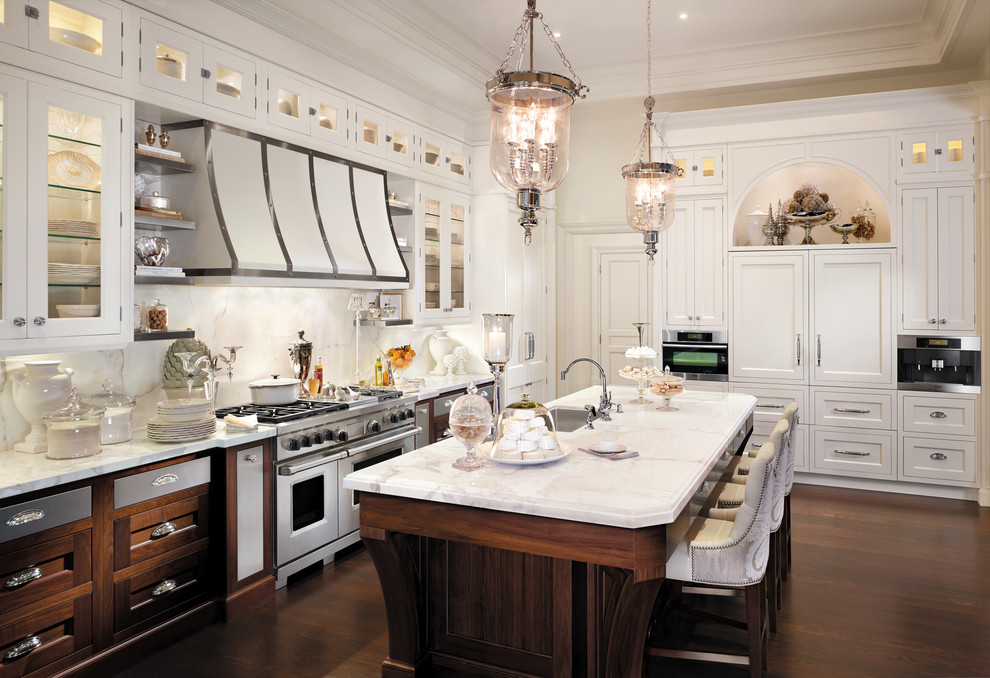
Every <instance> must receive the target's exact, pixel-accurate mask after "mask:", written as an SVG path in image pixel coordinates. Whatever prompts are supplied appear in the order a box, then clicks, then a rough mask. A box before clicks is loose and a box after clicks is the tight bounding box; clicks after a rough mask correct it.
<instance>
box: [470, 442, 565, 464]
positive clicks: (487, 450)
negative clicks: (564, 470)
mask: <svg viewBox="0 0 990 678" xmlns="http://www.w3.org/2000/svg"><path fill="white" fill-rule="evenodd" d="M557 445H558V446H559V447H560V454H558V455H556V456H554V457H544V458H542V459H503V458H501V457H492V456H490V455H491V451H492V443H490V442H488V443H482V444H481V445H479V446H478V456H479V457H482V458H484V459H488V460H489V461H494V462H497V463H499V464H505V465H507V466H537V465H539V464H549V463H550V462H552V461H557V460H558V459H563V458H564V457H566V456H567V455H568V454H570V453H571V450H570V447H568V446H566V445H564V444H563V443H561V442H559V441H558V442H557Z"/></svg>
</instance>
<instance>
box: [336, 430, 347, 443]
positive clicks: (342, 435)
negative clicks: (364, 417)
mask: <svg viewBox="0 0 990 678" xmlns="http://www.w3.org/2000/svg"><path fill="white" fill-rule="evenodd" d="M335 437H336V438H337V441H338V442H341V443H346V442H347V431H345V430H343V429H341V430H339V431H337V433H336V434H335Z"/></svg>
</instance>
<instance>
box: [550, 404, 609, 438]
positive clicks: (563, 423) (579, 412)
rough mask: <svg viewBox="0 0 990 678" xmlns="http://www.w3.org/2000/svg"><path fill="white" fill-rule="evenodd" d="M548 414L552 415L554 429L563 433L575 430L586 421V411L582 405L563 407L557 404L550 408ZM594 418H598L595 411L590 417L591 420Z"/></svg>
mask: <svg viewBox="0 0 990 678" xmlns="http://www.w3.org/2000/svg"><path fill="white" fill-rule="evenodd" d="M550 416H552V417H553V423H554V426H555V427H556V429H557V430H558V431H561V432H563V433H570V432H571V431H577V430H578V429H579V428H581V427H582V426H584V425H585V424H587V423H588V411H587V410H586V409H584V408H583V407H564V406H560V405H558V406H556V407H551V408H550ZM595 419H598V415H597V413H596V415H595V416H594V417H593V418H592V421H594V420H595Z"/></svg>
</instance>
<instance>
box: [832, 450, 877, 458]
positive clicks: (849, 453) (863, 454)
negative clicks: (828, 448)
mask: <svg viewBox="0 0 990 678" xmlns="http://www.w3.org/2000/svg"><path fill="white" fill-rule="evenodd" d="M832 452H833V454H844V455H846V456H847V457H868V456H870V453H869V452H862V451H860V450H832Z"/></svg>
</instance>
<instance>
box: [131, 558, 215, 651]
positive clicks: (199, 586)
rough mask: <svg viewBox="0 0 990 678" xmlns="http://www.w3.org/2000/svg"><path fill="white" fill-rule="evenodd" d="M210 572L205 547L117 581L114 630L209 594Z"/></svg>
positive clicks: (138, 622)
mask: <svg viewBox="0 0 990 678" xmlns="http://www.w3.org/2000/svg"><path fill="white" fill-rule="evenodd" d="M208 575H209V573H208V570H207V551H206V549H203V550H200V551H196V552H195V553H190V554H189V555H187V556H183V557H181V558H176V559H175V560H171V561H169V562H167V563H165V564H164V565H161V566H159V567H155V568H152V569H150V570H148V571H146V572H142V573H141V574H136V575H134V576H133V577H130V578H128V579H123V580H121V581H119V582H117V583H116V584H114V592H113V594H114V602H113V605H114V631H115V632H117V631H122V630H124V629H127V628H129V627H131V626H134V625H136V624H140V623H141V622H144V621H148V620H150V619H152V618H153V617H155V616H156V615H159V614H161V613H163V612H165V611H167V610H170V609H172V608H174V607H177V606H179V605H182V604H183V603H186V602H188V601H190V600H192V599H194V598H196V597H197V596H199V595H200V594H202V593H205V592H206V591H207V590H208V588H209V587H208V584H207V579H208ZM159 587H160V588H159Z"/></svg>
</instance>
